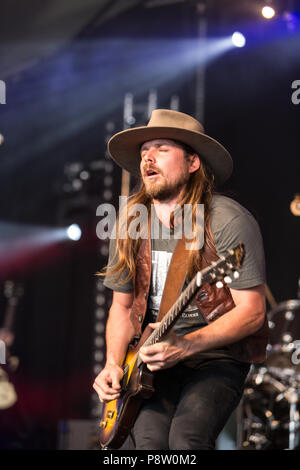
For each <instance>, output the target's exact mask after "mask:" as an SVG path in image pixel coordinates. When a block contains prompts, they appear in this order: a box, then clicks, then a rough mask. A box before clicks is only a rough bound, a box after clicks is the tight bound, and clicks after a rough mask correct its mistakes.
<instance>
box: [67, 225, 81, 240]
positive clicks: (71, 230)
mask: <svg viewBox="0 0 300 470" xmlns="http://www.w3.org/2000/svg"><path fill="white" fill-rule="evenodd" d="M66 232H67V236H68V238H70V240H74V241H78V240H80V238H81V235H82V232H81V228H80V227H79V225H77V224H72V225H70V227H68V228H67V230H66Z"/></svg>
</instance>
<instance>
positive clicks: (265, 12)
mask: <svg viewBox="0 0 300 470" xmlns="http://www.w3.org/2000/svg"><path fill="white" fill-rule="evenodd" d="M275 13H276V12H275V10H274V8H272V7H269V6H265V7H263V8H262V9H261V14H262V16H263V17H264V18H266V19H267V20H270V19H271V18H273V17H274V16H275Z"/></svg>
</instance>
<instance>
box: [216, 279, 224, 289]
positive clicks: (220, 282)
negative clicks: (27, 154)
mask: <svg viewBox="0 0 300 470" xmlns="http://www.w3.org/2000/svg"><path fill="white" fill-rule="evenodd" d="M216 287H217V288H218V289H221V287H223V282H222V281H218V282H217V283H216Z"/></svg>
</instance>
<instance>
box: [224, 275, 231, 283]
mask: <svg viewBox="0 0 300 470" xmlns="http://www.w3.org/2000/svg"><path fill="white" fill-rule="evenodd" d="M224 281H225V282H226V284H230V283H231V282H232V279H231V277H230V276H225V277H224Z"/></svg>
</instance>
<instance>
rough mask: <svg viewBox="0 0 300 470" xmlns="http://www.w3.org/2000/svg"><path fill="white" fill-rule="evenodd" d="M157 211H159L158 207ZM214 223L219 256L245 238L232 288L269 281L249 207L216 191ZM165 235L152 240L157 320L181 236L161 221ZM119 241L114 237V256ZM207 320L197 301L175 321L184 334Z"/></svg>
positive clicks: (151, 310) (125, 287)
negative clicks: (166, 237) (171, 262)
mask: <svg viewBox="0 0 300 470" xmlns="http://www.w3.org/2000/svg"><path fill="white" fill-rule="evenodd" d="M154 212H155V211H154ZM210 225H211V230H212V234H213V237H214V242H215V247H216V251H217V254H218V255H219V256H221V255H225V254H226V253H227V252H228V250H229V249H230V248H233V247H235V246H236V245H238V243H240V242H243V243H244V245H245V252H246V254H245V259H244V262H243V265H242V267H241V269H240V270H239V274H240V276H239V278H238V279H235V280H233V282H232V283H231V284H230V285H229V287H230V288H232V289H247V288H251V287H254V286H257V285H260V284H264V283H265V258H264V249H263V241H262V237H261V233H260V230H259V226H258V224H257V222H256V220H255V219H254V217H253V216H252V215H251V214H250V212H249V211H247V209H245V208H244V207H243V206H241V205H240V204H239V203H238V202H236V201H234V200H233V199H230V198H228V197H226V196H222V195H214V196H213V199H212V202H211V213H210ZM160 229H161V231H160V234H161V237H160V238H158V239H154V240H151V253H152V271H151V272H152V274H151V286H150V292H149V301H148V309H147V315H146V318H147V319H149V320H151V321H154V320H155V318H156V316H157V313H158V310H159V305H160V302H161V297H162V293H163V288H164V284H165V279H166V276H167V272H168V268H169V265H170V261H171V257H172V253H173V250H174V248H175V245H176V242H177V240H176V239H174V238H172V234H171V239H170V240H167V239H165V232H166V233H167V230H166V228H165V227H164V226H163V225H162V224H160ZM114 248H115V243H114V241H113V240H111V243H110V257H109V259H111V257H112V254H113V253H114ZM104 285H105V286H106V287H108V288H110V289H113V290H116V291H118V292H132V291H133V285H132V281H129V282H127V283H125V284H117V283H116V282H115V281H114V280H112V279H109V277H108V276H106V278H105V280H104ZM206 324H207V323H206V321H205V319H204V317H203V316H202V314H201V312H200V311H199V310H198V308H197V306H196V305H195V304H194V303H191V304H190V305H189V306H188V307H187V308H186V309H185V311H184V312H183V313H182V314H181V316H180V318H179V319H178V321H177V322H176V323H175V325H174V331H175V332H176V334H179V335H182V334H186V333H188V332H191V331H194V330H196V329H199V328H201V327H203V326H205V325H206ZM228 354H229V352H228V349H227V348H222V349H218V350H214V351H210V352H208V353H202V354H201V355H197V358H198V359H199V360H200V358H203V359H204V358H207V359H208V358H212V357H223V356H224V355H225V356H226V357H228Z"/></svg>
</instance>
